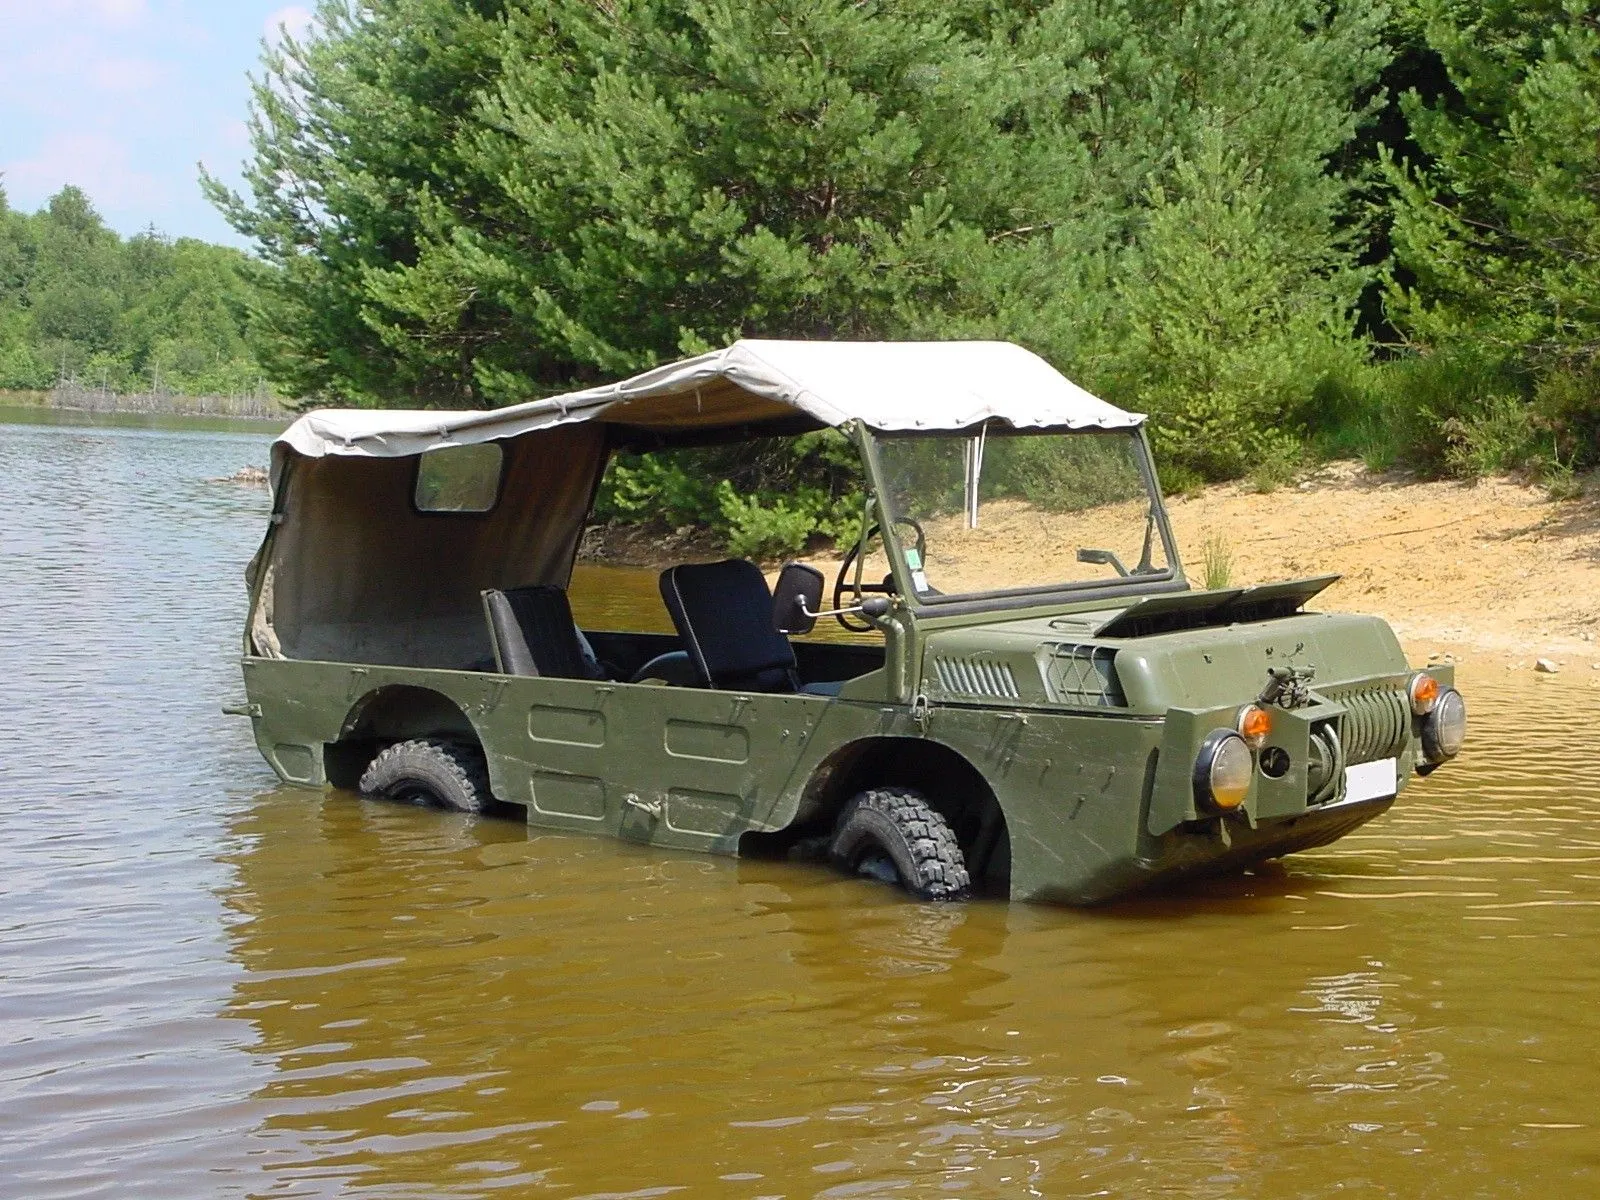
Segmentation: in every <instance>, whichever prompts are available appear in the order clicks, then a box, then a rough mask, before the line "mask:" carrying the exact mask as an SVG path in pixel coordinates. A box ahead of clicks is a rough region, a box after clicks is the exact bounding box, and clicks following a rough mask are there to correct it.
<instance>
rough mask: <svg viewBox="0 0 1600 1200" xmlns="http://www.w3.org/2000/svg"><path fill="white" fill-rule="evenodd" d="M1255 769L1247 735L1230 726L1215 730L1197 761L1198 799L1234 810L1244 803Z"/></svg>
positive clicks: (1207, 738) (1226, 809)
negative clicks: (1246, 741) (1236, 731)
mask: <svg viewBox="0 0 1600 1200" xmlns="http://www.w3.org/2000/svg"><path fill="white" fill-rule="evenodd" d="M1254 773H1255V759H1254V758H1253V757H1252V756H1251V754H1250V747H1249V746H1247V745H1245V742H1244V739H1243V738H1242V737H1240V736H1239V735H1238V734H1237V733H1235V732H1234V731H1233V730H1231V729H1218V730H1214V731H1213V732H1212V733H1210V734H1208V735H1206V740H1205V741H1204V742H1202V743H1201V745H1200V754H1199V757H1197V758H1196V759H1195V762H1194V794H1195V799H1196V800H1198V801H1201V802H1203V803H1206V804H1209V805H1211V806H1212V807H1214V808H1220V809H1221V810H1222V811H1223V812H1232V811H1233V810H1234V809H1236V808H1238V807H1239V806H1240V805H1241V804H1243V803H1244V798H1245V796H1246V795H1247V794H1248V793H1249V791H1250V777H1251V776H1252V775H1253V774H1254Z"/></svg>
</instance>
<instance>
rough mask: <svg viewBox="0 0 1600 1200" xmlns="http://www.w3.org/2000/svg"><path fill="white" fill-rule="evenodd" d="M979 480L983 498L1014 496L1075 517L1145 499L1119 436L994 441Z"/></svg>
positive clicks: (1127, 442) (1128, 446)
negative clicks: (985, 494)
mask: <svg viewBox="0 0 1600 1200" xmlns="http://www.w3.org/2000/svg"><path fill="white" fill-rule="evenodd" d="M983 475H984V479H985V481H987V483H988V487H987V488H986V489H985V491H986V492H988V493H989V494H991V495H997V496H1005V495H1020V496H1022V497H1023V498H1025V499H1026V500H1027V501H1028V502H1029V503H1031V504H1034V505H1037V506H1038V507H1039V508H1042V509H1044V510H1045V511H1046V512H1080V511H1082V510H1083V509H1086V508H1095V507H1097V506H1099V505H1102V504H1115V503H1118V502H1119V501H1124V500H1143V499H1144V497H1145V489H1144V480H1143V478H1142V477H1141V476H1140V474H1139V468H1138V463H1137V461H1136V460H1135V459H1134V457H1133V443H1132V441H1131V440H1130V439H1129V438H1128V437H1127V436H1126V435H1125V434H1111V435H1109V436H1104V437H1096V436H1068V437H1059V436H1056V437H1051V436H1045V437H1011V438H994V439H991V440H990V441H989V443H988V446H987V448H986V451H985V454H984V469H983Z"/></svg>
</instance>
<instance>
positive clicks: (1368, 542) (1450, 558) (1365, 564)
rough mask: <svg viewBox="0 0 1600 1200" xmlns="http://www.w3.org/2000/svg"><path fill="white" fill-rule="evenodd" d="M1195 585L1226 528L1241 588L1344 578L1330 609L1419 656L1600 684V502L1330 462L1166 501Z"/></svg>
mask: <svg viewBox="0 0 1600 1200" xmlns="http://www.w3.org/2000/svg"><path fill="white" fill-rule="evenodd" d="M1170 509H1171V513H1172V523H1173V528H1174V531H1175V533H1176V534H1177V537H1178V541H1179V545H1180V548H1181V551H1182V553H1183V555H1184V561H1185V563H1186V565H1187V566H1188V569H1189V573H1190V576H1191V578H1194V577H1196V576H1198V575H1199V574H1200V566H1199V563H1200V547H1201V545H1202V544H1203V542H1204V541H1205V539H1206V538H1207V537H1208V536H1210V535H1212V534H1214V533H1220V534H1222V535H1223V536H1225V537H1226V538H1227V539H1228V543H1229V546H1230V548H1231V549H1232V552H1233V560H1234V561H1233V582H1234V583H1256V582H1263V581H1266V580H1271V579H1283V578H1294V577H1296V576H1302V575H1315V574H1322V573H1327V572H1335V571H1336V572H1339V573H1340V574H1341V575H1342V576H1343V578H1342V579H1340V581H1339V582H1338V583H1336V584H1334V585H1333V586H1332V587H1331V588H1329V589H1328V590H1327V591H1326V592H1324V593H1323V594H1322V595H1321V596H1319V597H1318V598H1317V601H1316V602H1315V605H1314V606H1315V607H1317V608H1321V609H1325V610H1343V611H1350V612H1370V613H1376V614H1377V615H1379V616H1382V617H1384V618H1386V619H1387V620H1388V621H1389V622H1390V624H1392V625H1393V626H1394V628H1395V631H1396V632H1397V633H1398V634H1399V635H1400V637H1401V639H1402V640H1403V641H1404V642H1405V643H1406V644H1407V646H1408V647H1410V648H1412V649H1413V650H1427V651H1433V650H1437V651H1440V652H1454V653H1456V654H1457V655H1458V656H1460V655H1462V654H1468V653H1476V654H1478V655H1480V656H1483V655H1487V656H1489V657H1493V658H1497V659H1504V660H1505V662H1506V664H1507V665H1508V666H1512V667H1516V666H1523V667H1526V668H1529V669H1531V668H1532V667H1533V665H1534V662H1535V660H1536V659H1538V658H1547V659H1550V660H1552V661H1554V662H1555V663H1556V664H1557V665H1559V666H1560V667H1561V668H1563V669H1564V670H1582V671H1585V672H1589V673H1591V674H1593V675H1594V676H1595V677H1596V678H1597V679H1600V671H1594V670H1593V669H1592V664H1594V663H1600V643H1597V642H1596V639H1597V638H1600V500H1597V499H1596V498H1593V497H1585V498H1582V499H1578V500H1568V501H1562V502H1552V501H1551V500H1550V499H1549V498H1548V496H1547V494H1546V493H1545V491H1544V489H1542V488H1540V487H1536V486H1530V485H1527V484H1523V483H1519V482H1516V481H1514V480H1511V479H1505V478H1494V479H1484V480H1480V481H1478V482H1476V483H1457V482H1419V481H1417V480H1415V479H1413V478H1411V477H1409V476H1406V475H1403V474H1399V473H1384V474H1373V473H1369V472H1367V471H1364V470H1362V469H1361V468H1360V467H1359V466H1357V465H1356V464H1352V463H1335V464H1332V465H1330V466H1328V467H1327V468H1325V469H1324V470H1322V471H1320V472H1319V473H1318V474H1316V475H1315V476H1313V477H1312V478H1310V479H1308V480H1306V481H1305V482H1303V483H1301V484H1300V485H1299V486H1297V487H1290V488H1286V489H1280V490H1278V491H1275V492H1271V493H1268V494H1266V495H1262V494H1258V493H1254V492H1251V491H1249V490H1248V489H1247V488H1244V487H1241V486H1237V485H1227V486H1221V487H1212V488H1208V489H1206V490H1205V491H1204V492H1203V493H1201V494H1199V495H1197V496H1194V497H1190V498H1181V499H1180V498H1175V499H1173V500H1172V501H1171V502H1170Z"/></svg>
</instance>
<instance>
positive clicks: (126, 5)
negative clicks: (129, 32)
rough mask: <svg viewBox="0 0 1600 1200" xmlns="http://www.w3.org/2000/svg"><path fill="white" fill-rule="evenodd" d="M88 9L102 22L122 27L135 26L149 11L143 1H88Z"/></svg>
mask: <svg viewBox="0 0 1600 1200" xmlns="http://www.w3.org/2000/svg"><path fill="white" fill-rule="evenodd" d="M88 8H89V10H90V11H91V12H93V13H94V14H95V15H96V16H98V17H100V18H102V19H103V20H106V21H109V22H111V23H112V24H113V25H120V26H124V27H126V26H129V25H137V24H138V23H139V22H140V21H142V20H144V18H145V14H146V13H147V12H148V11H149V6H148V5H147V4H146V3H145V0H90V3H89V5H88Z"/></svg>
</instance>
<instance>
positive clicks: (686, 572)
mask: <svg viewBox="0 0 1600 1200" xmlns="http://www.w3.org/2000/svg"><path fill="white" fill-rule="evenodd" d="M661 599H662V600H663V601H665V602H666V605H667V611H668V612H669V613H671V614H672V623H673V624H674V625H675V626H677V629H678V636H679V637H681V638H682V639H683V647H684V649H685V650H687V651H688V652H689V658H690V660H691V661H692V662H693V663H694V665H695V670H696V671H697V672H698V673H699V675H700V679H701V681H702V682H703V683H704V684H705V685H706V686H707V687H713V688H723V689H728V690H733V691H750V692H792V691H794V689H795V659H794V647H792V646H790V645H789V639H788V638H786V637H784V636H783V634H781V633H779V632H778V631H777V630H776V629H774V628H773V625H772V592H771V590H770V589H769V588H768V587H767V580H766V577H765V576H764V575H762V574H761V568H760V567H758V566H756V565H755V563H752V562H746V561H744V560H743V559H739V558H730V559H728V560H726V561H725V562H715V563H686V564H684V565H682V566H677V567H669V568H668V569H667V570H665V571H663V572H661Z"/></svg>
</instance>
